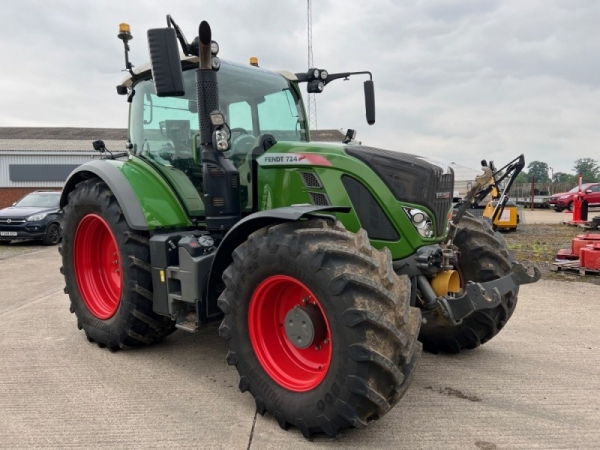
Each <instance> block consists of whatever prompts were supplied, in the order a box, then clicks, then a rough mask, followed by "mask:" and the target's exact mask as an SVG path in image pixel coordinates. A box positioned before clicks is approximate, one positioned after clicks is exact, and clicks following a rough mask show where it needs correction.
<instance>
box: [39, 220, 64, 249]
mask: <svg viewBox="0 0 600 450" xmlns="http://www.w3.org/2000/svg"><path fill="white" fill-rule="evenodd" d="M59 242H60V226H59V225H58V224H57V223H51V224H50V225H48V228H47V229H46V236H44V239H42V244H44V245H56V244H58V243H59Z"/></svg>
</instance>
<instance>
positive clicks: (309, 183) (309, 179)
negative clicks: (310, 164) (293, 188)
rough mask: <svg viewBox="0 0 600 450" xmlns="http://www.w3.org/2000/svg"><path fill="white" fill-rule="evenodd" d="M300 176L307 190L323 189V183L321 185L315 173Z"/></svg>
mask: <svg viewBox="0 0 600 450" xmlns="http://www.w3.org/2000/svg"><path fill="white" fill-rule="evenodd" d="M300 176H301V177H302V181H303V182H304V186H306V187H307V188H313V189H321V188H322V187H323V183H321V180H320V179H319V177H318V176H317V174H315V173H312V172H300Z"/></svg>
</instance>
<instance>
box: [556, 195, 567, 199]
mask: <svg viewBox="0 0 600 450" xmlns="http://www.w3.org/2000/svg"><path fill="white" fill-rule="evenodd" d="M569 197H570V195H561V196H560V197H558V198H559V199H560V200H564V199H565V198H569Z"/></svg>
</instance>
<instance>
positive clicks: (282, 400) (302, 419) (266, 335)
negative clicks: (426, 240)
mask: <svg viewBox="0 0 600 450" xmlns="http://www.w3.org/2000/svg"><path fill="white" fill-rule="evenodd" d="M223 280H224V282H225V286H226V289H225V291H224V292H223V294H222V295H221V297H220V298H219V306H220V307H221V309H222V310H223V312H224V313H225V317H224V319H223V322H222V324H221V326H220V328H219V332H220V334H221V336H223V337H224V338H226V339H227V340H228V341H229V349H230V350H229V353H228V354H227V362H228V363H229V364H230V365H234V366H236V368H237V370H238V372H239V374H240V384H239V388H240V390H241V391H242V392H245V391H250V393H251V394H252V395H253V397H254V399H255V401H256V408H257V411H258V413H260V414H264V413H265V412H267V411H268V412H270V413H272V414H273V416H274V417H275V418H276V419H277V421H278V423H279V425H280V426H281V427H282V428H284V429H286V428H287V427H288V426H289V425H295V426H296V427H298V428H299V429H300V431H301V432H302V434H303V435H304V436H305V437H310V436H312V435H313V434H315V433H320V432H323V433H326V434H327V435H328V436H332V437H333V436H336V435H337V434H338V431H339V430H340V429H342V428H346V427H349V426H355V427H363V426H365V425H366V424H367V423H368V422H369V421H370V420H373V419H377V418H380V417H382V416H383V415H384V414H386V413H387V412H388V411H389V410H390V409H391V408H392V407H393V406H394V405H395V404H396V403H397V402H398V401H399V400H400V398H401V397H402V396H403V395H404V392H405V391H406V389H407V387H408V385H409V384H410V382H411V380H412V375H413V373H414V369H415V367H416V363H417V361H418V359H419V356H420V354H421V344H420V343H419V342H418V341H417V336H418V332H419V331H418V330H419V326H420V323H421V314H420V311H419V310H418V309H416V308H411V307H410V306H409V304H410V282H409V280H408V278H407V277H406V276H401V277H399V276H397V275H396V274H395V273H394V271H393V268H392V265H391V258H390V254H389V251H377V250H375V249H373V248H372V247H371V245H370V244H369V240H368V237H367V234H366V232H365V231H364V230H361V231H360V232H359V233H357V234H353V233H350V232H348V231H346V230H345V229H344V228H343V227H342V225H341V224H339V223H337V224H329V223H328V222H326V221H324V220H310V221H306V222H292V223H284V224H279V225H274V226H270V227H265V228H263V229H261V230H258V231H257V232H255V233H253V234H252V235H251V236H250V237H249V238H248V240H247V241H246V242H245V243H244V244H242V245H241V246H239V247H238V248H237V249H236V250H235V252H234V253H233V264H232V265H231V266H229V268H227V270H226V271H225V273H224V275H223Z"/></svg>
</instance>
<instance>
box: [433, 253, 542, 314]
mask: <svg viewBox="0 0 600 450" xmlns="http://www.w3.org/2000/svg"><path fill="white" fill-rule="evenodd" d="M541 276H542V273H541V272H540V270H539V269H538V268H537V267H535V266H534V268H533V275H529V274H528V273H527V271H526V270H525V268H524V267H523V265H522V264H520V263H518V262H513V263H512V267H511V270H510V273H509V274H507V275H505V276H503V277H501V278H498V279H496V280H492V281H487V282H485V283H474V282H472V281H469V282H468V283H467V287H466V289H465V290H464V293H463V294H462V295H461V296H460V297H456V298H450V297H437V298H436V302H435V306H434V308H433V309H431V310H425V311H423V318H424V319H425V320H426V321H427V322H429V321H434V322H437V325H438V326H455V325H458V324H460V323H461V321H462V319H464V318H465V317H467V316H470V315H471V314H473V313H474V312H475V311H479V310H483V309H493V308H495V307H496V306H498V305H499V304H500V302H501V300H502V296H504V295H506V294H507V293H509V292H510V291H512V290H514V289H516V288H517V287H519V286H520V285H522V284H529V283H535V282H536V281H538V280H539V279H540V277H541ZM427 322H425V324H426V323H427Z"/></svg>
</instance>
